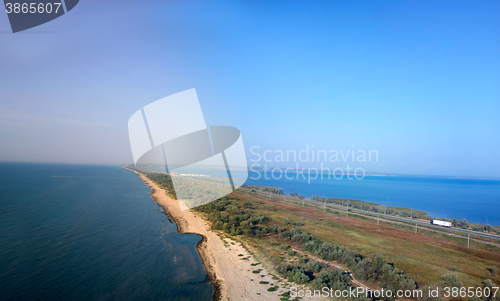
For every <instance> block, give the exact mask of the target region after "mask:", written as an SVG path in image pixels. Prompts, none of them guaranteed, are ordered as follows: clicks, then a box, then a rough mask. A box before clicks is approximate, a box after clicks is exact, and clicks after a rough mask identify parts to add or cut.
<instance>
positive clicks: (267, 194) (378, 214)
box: [245, 188, 500, 240]
mask: <svg viewBox="0 0 500 301" xmlns="http://www.w3.org/2000/svg"><path fill="white" fill-rule="evenodd" d="M245 190H247V192H250V191H251V190H249V189H248V188H245ZM256 193H257V194H260V195H261V196H265V197H273V198H281V199H287V200H290V201H293V202H298V203H300V202H304V203H309V204H313V205H318V206H326V207H328V208H334V209H339V210H344V211H345V210H346V207H345V206H340V205H337V204H331V203H326V204H325V203H322V202H317V201H313V200H311V199H304V200H301V199H299V198H297V197H292V196H289V195H285V194H281V195H278V194H274V193H269V192H263V191H257V192H256ZM349 209H350V210H351V211H350V212H353V213H360V214H363V215H369V216H371V217H374V218H376V217H377V216H380V218H384V219H391V220H395V221H401V222H405V223H412V224H417V225H422V226H425V227H427V228H434V229H437V230H448V231H453V232H458V233H465V234H471V235H477V236H482V237H487V238H491V239H498V240H500V236H499V235H495V234H490V233H484V232H477V231H472V230H466V229H461V228H453V227H451V228H447V227H441V226H436V225H432V224H430V223H429V222H424V221H420V220H414V219H410V218H404V217H399V216H393V215H387V214H383V213H376V212H370V211H365V210H361V209H356V208H352V207H349Z"/></svg>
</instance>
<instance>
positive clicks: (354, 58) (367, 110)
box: [0, 0, 500, 177]
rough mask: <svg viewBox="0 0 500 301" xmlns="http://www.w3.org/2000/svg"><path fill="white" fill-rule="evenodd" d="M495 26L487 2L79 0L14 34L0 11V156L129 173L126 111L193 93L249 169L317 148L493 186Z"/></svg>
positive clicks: (496, 172)
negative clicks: (228, 132) (226, 130)
mask: <svg viewBox="0 0 500 301" xmlns="http://www.w3.org/2000/svg"><path fill="white" fill-rule="evenodd" d="M139 3H140V4H139ZM499 20H500V2H499V1H472V0H470V1H440V2H439V3H437V2H433V1H418V2H417V1H398V2H394V1H384V0H380V1H360V0H357V1H352V0H349V1H347V0H346V1H336V2H328V1H322V2H317V3H306V2H300V1H278V2H268V1H251V2H239V3H237V2H231V1H215V2H210V3H208V2H206V3H204V2H195V1H183V2H182V3H172V2H167V3H165V2H162V1H150V2H147V3H143V2H138V1H131V0H126V1H121V2H120V5H117V4H116V3H108V2H104V3H103V2H102V1H95V0H89V1H81V2H80V4H79V5H78V6H76V7H75V8H74V9H73V10H72V11H71V13H68V14H67V15H65V16H62V17H61V18H58V19H56V20H54V21H51V22H49V23H46V24H44V25H42V26H39V27H37V28H34V29H30V30H27V31H26V32H21V33H17V34H12V33H10V26H9V24H8V20H7V15H6V14H5V13H0V70H1V71H2V72H0V161H24V162H31V161H36V162H61V163H85V164H87V163H89V164H123V163H130V162H132V155H131V151H130V144H129V141H128V133H127V122H128V119H129V118H130V116H131V115H132V114H133V113H134V112H136V111H137V110H138V109H140V108H142V107H143V106H145V105H147V104H149V103H151V102H153V101H155V100H158V99H160V98H163V97H165V96H168V95H171V94H174V93H177V92H181V91H184V90H187V89H191V88H195V89H196V92H197V94H198V98H199V101H200V104H201V107H202V109H203V112H204V116H205V121H206V124H207V125H229V126H233V127H236V128H238V129H239V130H240V131H241V133H242V137H243V141H244V144H245V148H246V150H247V156H248V160H252V159H254V158H255V156H254V155H252V153H251V152H250V149H251V148H252V147H253V146H260V147H261V150H262V152H263V151H265V150H273V151H275V150H284V151H286V150H296V151H297V152H298V151H300V150H302V149H304V148H305V147H306V146H307V145H309V146H311V145H314V147H315V149H316V150H319V149H323V150H327V151H329V150H339V151H340V150H344V151H347V150H352V149H356V150H366V151H368V150H377V151H378V154H379V160H378V162H371V163H363V164H357V165H356V166H361V167H363V168H364V169H365V170H366V171H367V172H371V173H394V174H419V175H442V176H461V177H500V139H499V138H500V118H499V112H500V88H499V87H500V85H499V83H500V73H499V72H498V70H500V55H499V54H500V43H499V41H498V28H499V27H498V26H499V25H500V24H499ZM40 78H43V81H41V80H40ZM353 145H354V147H353ZM251 163H252V162H250V161H249V164H251ZM264 163H265V162H264V161H262V164H264ZM285 163H286V162H285ZM288 163H290V162H288ZM341 163H344V162H341ZM274 165H279V164H274ZM282 166H287V165H286V164H283V165H282ZM291 166H294V165H293V164H292V165H291ZM302 166H303V167H308V166H315V164H313V163H310V164H309V163H308V164H305V165H302ZM336 166H337V165H335V164H331V166H330V167H336ZM339 166H340V165H339ZM343 166H345V164H342V167H343Z"/></svg>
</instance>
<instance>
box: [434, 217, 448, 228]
mask: <svg viewBox="0 0 500 301" xmlns="http://www.w3.org/2000/svg"><path fill="white" fill-rule="evenodd" d="M431 224H432V225H437V226H442V227H451V223H450V222H445V221H440V220H437V219H433V220H431Z"/></svg>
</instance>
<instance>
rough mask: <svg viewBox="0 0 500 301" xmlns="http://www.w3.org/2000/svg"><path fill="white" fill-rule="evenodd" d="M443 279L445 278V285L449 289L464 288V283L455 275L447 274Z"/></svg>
mask: <svg viewBox="0 0 500 301" xmlns="http://www.w3.org/2000/svg"><path fill="white" fill-rule="evenodd" d="M441 278H443V281H444V284H445V286H447V287H462V286H463V284H462V282H461V281H460V278H459V277H458V275H457V274H455V273H446V274H444V275H443V276H441Z"/></svg>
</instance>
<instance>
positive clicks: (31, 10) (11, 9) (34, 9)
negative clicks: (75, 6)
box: [5, 2, 61, 14]
mask: <svg viewBox="0 0 500 301" xmlns="http://www.w3.org/2000/svg"><path fill="white" fill-rule="evenodd" d="M59 9H61V2H59V3H36V2H33V3H29V4H28V3H5V10H6V11H7V13H8V14H44V13H46V14H51V13H55V14H57V12H58V11H59Z"/></svg>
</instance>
